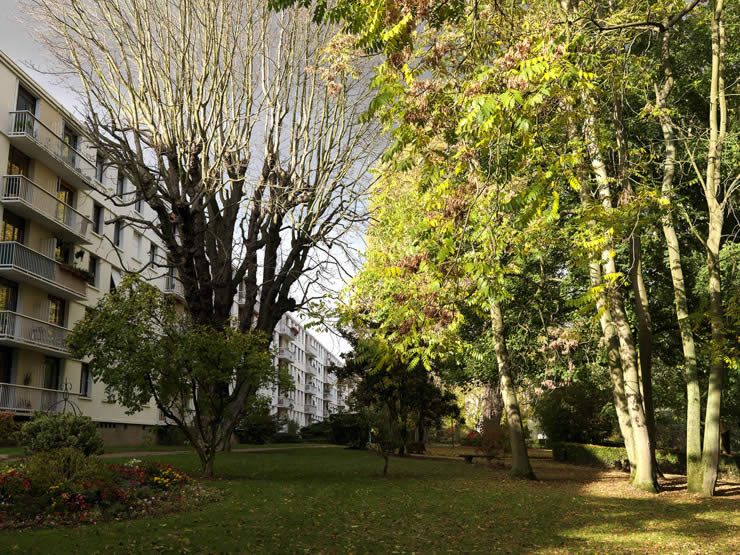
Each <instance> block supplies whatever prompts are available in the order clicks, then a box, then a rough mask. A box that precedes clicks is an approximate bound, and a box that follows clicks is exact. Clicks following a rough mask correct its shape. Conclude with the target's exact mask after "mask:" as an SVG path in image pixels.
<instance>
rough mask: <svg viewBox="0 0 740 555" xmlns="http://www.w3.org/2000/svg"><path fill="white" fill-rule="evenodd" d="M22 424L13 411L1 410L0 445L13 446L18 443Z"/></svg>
mask: <svg viewBox="0 0 740 555" xmlns="http://www.w3.org/2000/svg"><path fill="white" fill-rule="evenodd" d="M19 429H20V426H19V425H18V422H16V421H15V417H14V416H13V413H12V412H3V411H0V447H13V446H15V445H17V444H18V430H19Z"/></svg>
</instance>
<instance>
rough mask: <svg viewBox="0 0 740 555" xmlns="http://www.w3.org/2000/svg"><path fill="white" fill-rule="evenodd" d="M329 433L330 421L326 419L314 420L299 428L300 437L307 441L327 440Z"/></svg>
mask: <svg viewBox="0 0 740 555" xmlns="http://www.w3.org/2000/svg"><path fill="white" fill-rule="evenodd" d="M330 435H331V423H330V422H329V421H328V420H323V421H321V422H314V423H313V424H309V425H308V426H304V427H303V428H301V437H302V438H303V439H304V440H307V441H328V440H329V436H330Z"/></svg>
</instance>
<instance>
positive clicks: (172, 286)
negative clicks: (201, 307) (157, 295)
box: [164, 276, 185, 301]
mask: <svg viewBox="0 0 740 555" xmlns="http://www.w3.org/2000/svg"><path fill="white" fill-rule="evenodd" d="M164 292H165V293H167V294H168V295H173V296H174V297H176V298H178V299H180V300H181V301H184V300H185V287H184V286H183V284H182V282H181V281H180V280H179V279H177V278H176V277H173V276H167V277H165V279H164Z"/></svg>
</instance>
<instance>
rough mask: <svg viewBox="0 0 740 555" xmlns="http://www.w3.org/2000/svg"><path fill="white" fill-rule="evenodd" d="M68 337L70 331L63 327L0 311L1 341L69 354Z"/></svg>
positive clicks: (7, 311) (15, 313) (8, 311)
mask: <svg viewBox="0 0 740 555" xmlns="http://www.w3.org/2000/svg"><path fill="white" fill-rule="evenodd" d="M68 335H69V330H68V329H67V328H63V327H62V326H57V325H55V324H50V323H49V322H44V321H43V320H37V319H36V318H31V317H30V316H24V315H23V314H18V313H17V312H12V311H10V310H0V340H5V341H11V342H14V343H23V344H25V345H31V346H35V347H40V348H42V350H44V351H56V352H58V353H62V354H68V353H69V348H68V347H67V336H68Z"/></svg>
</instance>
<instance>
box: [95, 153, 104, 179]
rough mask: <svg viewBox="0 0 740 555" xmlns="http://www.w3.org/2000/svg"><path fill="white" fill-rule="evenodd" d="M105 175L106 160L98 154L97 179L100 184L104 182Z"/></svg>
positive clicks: (96, 158)
mask: <svg viewBox="0 0 740 555" xmlns="http://www.w3.org/2000/svg"><path fill="white" fill-rule="evenodd" d="M103 173H105V158H103V157H102V156H100V154H98V155H97V156H96V157H95V179H97V180H98V182H100V183H102V182H103Z"/></svg>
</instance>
